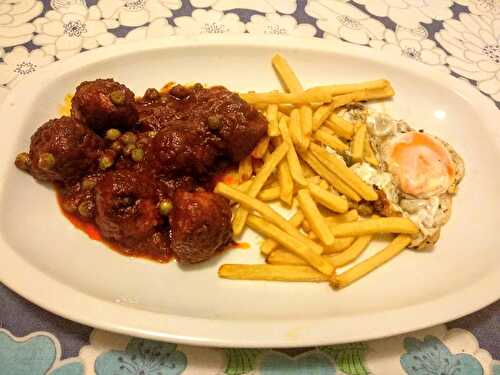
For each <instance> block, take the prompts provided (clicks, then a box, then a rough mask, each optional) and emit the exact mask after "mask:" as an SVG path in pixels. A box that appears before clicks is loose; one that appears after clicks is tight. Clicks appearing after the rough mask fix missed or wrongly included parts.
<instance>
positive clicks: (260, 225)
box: [248, 215, 334, 275]
mask: <svg viewBox="0 0 500 375" xmlns="http://www.w3.org/2000/svg"><path fill="white" fill-rule="evenodd" d="M248 226H249V227H250V228H252V229H253V230H255V231H256V232H259V233H260V234H262V235H264V236H265V237H269V238H272V239H273V240H275V241H276V242H278V243H280V244H281V245H282V246H283V247H284V248H286V249H288V250H289V251H291V252H293V253H294V254H296V255H298V256H300V257H301V258H302V259H304V260H305V261H306V262H307V263H308V264H310V265H311V266H312V267H314V268H315V269H317V270H318V271H320V272H321V273H323V274H325V275H331V274H332V273H333V271H334V269H333V267H332V265H331V264H330V263H329V262H327V261H326V260H324V259H323V257H321V255H319V254H318V253H317V252H315V251H314V250H313V249H311V247H309V246H308V244H306V243H304V242H302V241H297V238H295V237H292V236H291V235H289V234H288V233H286V232H284V231H282V230H281V229H279V228H278V227H276V226H275V225H273V224H271V223H270V222H268V221H266V220H264V219H262V218H260V217H258V216H255V215H249V216H248ZM311 242H312V241H311Z"/></svg>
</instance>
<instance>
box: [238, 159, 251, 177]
mask: <svg viewBox="0 0 500 375" xmlns="http://www.w3.org/2000/svg"><path fill="white" fill-rule="evenodd" d="M252 173H253V167H252V157H251V156H250V155H248V156H247V157H245V158H244V159H243V160H242V161H240V164H239V165H238V174H239V176H240V182H244V181H247V180H249V179H250V177H252Z"/></svg>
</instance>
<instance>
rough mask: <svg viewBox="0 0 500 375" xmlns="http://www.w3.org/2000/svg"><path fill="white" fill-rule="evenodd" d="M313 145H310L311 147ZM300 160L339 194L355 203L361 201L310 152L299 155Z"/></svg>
mask: <svg viewBox="0 0 500 375" xmlns="http://www.w3.org/2000/svg"><path fill="white" fill-rule="evenodd" d="M312 145H313V144H311V146H312ZM300 156H301V157H302V160H304V161H305V162H306V163H307V164H308V165H309V166H310V167H311V168H312V169H313V170H314V171H315V172H316V173H317V174H319V175H320V176H321V177H322V178H324V179H325V180H326V181H328V183H329V184H330V185H332V186H333V187H334V189H335V190H337V191H338V192H339V193H342V194H345V195H346V196H347V197H348V198H350V199H351V200H353V201H355V202H359V201H360V200H361V198H360V196H359V195H358V193H356V192H355V191H354V190H353V189H351V188H350V187H349V186H347V184H346V183H345V182H344V181H342V180H341V179H340V178H339V177H337V175H335V174H334V173H332V172H331V171H330V170H329V169H328V168H327V167H325V166H324V165H323V163H321V162H320V161H319V160H318V159H317V158H316V156H314V155H313V153H312V152H311V150H307V151H306V152H305V153H302V154H301V155H300Z"/></svg>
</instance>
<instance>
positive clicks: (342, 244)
mask: <svg viewBox="0 0 500 375" xmlns="http://www.w3.org/2000/svg"><path fill="white" fill-rule="evenodd" d="M354 240H355V237H340V238H335V242H334V243H333V245H331V246H327V247H325V248H324V250H323V254H333V253H340V252H341V251H344V250H345V249H347V248H348V247H349V246H351V244H352V243H353V242H354Z"/></svg>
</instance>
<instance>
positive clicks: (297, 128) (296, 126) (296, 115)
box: [278, 108, 303, 147]
mask: <svg viewBox="0 0 500 375" xmlns="http://www.w3.org/2000/svg"><path fill="white" fill-rule="evenodd" d="M278 127H279V124H278ZM288 127H289V134H290V138H291V139H292V142H293V144H294V145H296V146H297V147H300V146H301V145H302V143H303V136H302V127H301V125H300V110H299V109H298V108H295V109H293V110H292V113H290V122H289V125H288Z"/></svg>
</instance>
